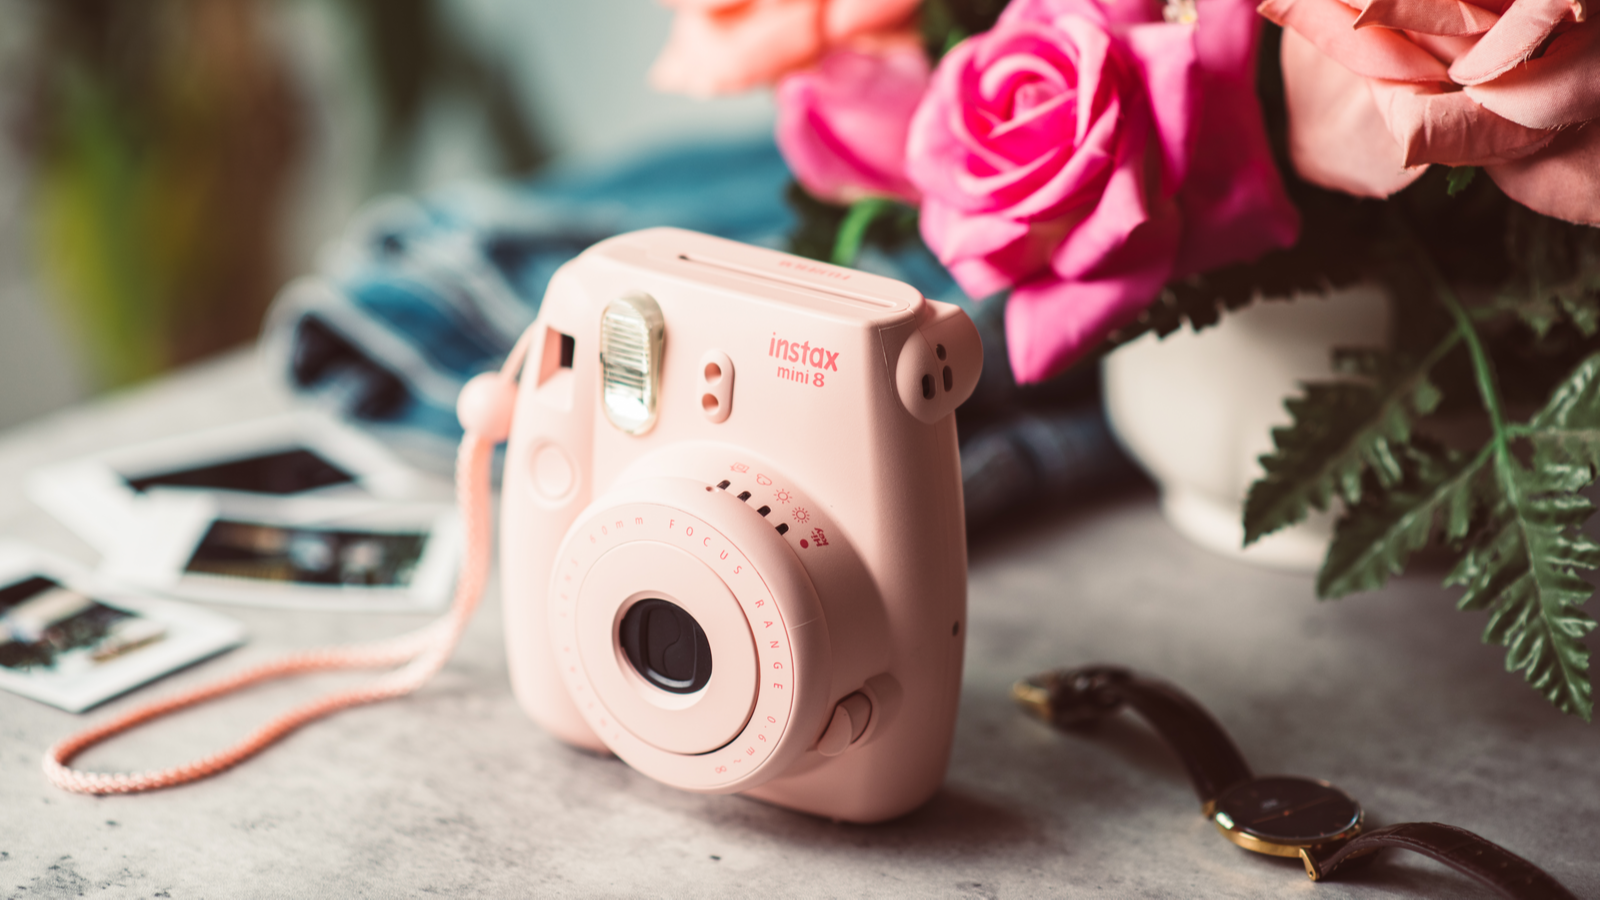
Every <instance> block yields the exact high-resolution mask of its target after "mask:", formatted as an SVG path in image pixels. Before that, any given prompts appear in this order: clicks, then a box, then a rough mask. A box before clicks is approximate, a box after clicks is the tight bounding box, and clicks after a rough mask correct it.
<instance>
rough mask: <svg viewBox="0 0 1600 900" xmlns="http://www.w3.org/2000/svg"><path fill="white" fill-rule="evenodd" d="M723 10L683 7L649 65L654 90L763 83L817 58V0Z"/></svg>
mask: <svg viewBox="0 0 1600 900" xmlns="http://www.w3.org/2000/svg"><path fill="white" fill-rule="evenodd" d="M754 5H755V4H746V5H744V6H739V7H732V8H730V9H728V10H720V11H709V12H702V11H697V10H684V11H683V12H680V13H678V14H677V15H676V16H675V17H674V18H673V20H672V31H671V33H670V34H669V36H668V38H667V45H666V47H664V48H663V49H662V51H661V55H660V56H659V57H657V58H656V61H655V65H654V66H653V67H652V68H651V70H650V83H651V85H652V86H654V87H655V88H656V89H657V90H661V91H668V92H671V93H681V94H688V95H690V96H694V97H709V96H714V95H716V94H729V93H735V92H738V91H743V90H747V89H749V88H752V87H755V86H757V85H760V84H768V83H770V82H772V81H775V80H777V78H778V77H779V76H781V75H783V74H784V73H786V72H789V71H792V70H794V69H797V68H799V67H801V66H803V65H806V64H807V63H809V62H811V61H812V60H814V59H816V58H817V55H818V54H819V53H821V52H822V35H821V34H820V32H819V25H818V17H819V16H820V15H821V13H820V11H819V8H818V6H817V0H767V2H764V3H762V4H760V6H761V9H760V10H758V11H752V10H751V9H750V7H752V6H754Z"/></svg>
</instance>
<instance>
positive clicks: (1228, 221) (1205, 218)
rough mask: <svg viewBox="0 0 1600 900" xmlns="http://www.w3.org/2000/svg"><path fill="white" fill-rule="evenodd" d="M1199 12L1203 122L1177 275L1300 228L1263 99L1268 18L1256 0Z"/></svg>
mask: <svg viewBox="0 0 1600 900" xmlns="http://www.w3.org/2000/svg"><path fill="white" fill-rule="evenodd" d="M1197 12H1198V14H1199V18H1200V20H1201V21H1203V22H1205V27H1203V28H1201V29H1200V30H1199V31H1198V32H1197V33H1196V35H1195V51H1196V54H1197V56H1198V59H1199V69H1200V79H1201V80H1200V90H1199V102H1200V106H1199V109H1198V110H1197V111H1196V119H1197V120H1198V121H1199V126H1198V129H1197V134H1196V140H1195V151H1194V153H1193V155H1192V156H1191V158H1190V162H1189V174H1188V177H1187V179H1185V181H1184V184H1183V189H1182V191H1181V192H1180V193H1179V194H1178V205H1179V207H1180V208H1181V209H1182V210H1183V219H1184V223H1185V224H1184V231H1183V239H1182V242H1181V244H1180V246H1179V249H1178V258H1177V262H1176V263H1175V264H1174V266H1173V273H1172V276H1173V277H1174V278H1183V277H1186V276H1189V275H1193V274H1195V273H1197V272H1204V271H1206V270H1207V269H1212V268H1216V267H1217V266H1223V265H1227V264H1229V263H1235V262H1241V261H1244V260H1250V259H1255V258H1256V257H1258V256H1260V255H1261V254H1263V253H1265V252H1267V251H1268V250H1272V249H1275V248H1278V247H1287V246H1289V245H1291V244H1293V243H1294V242H1295V240H1296V239H1297V238H1298V237H1299V234H1300V214H1299V212H1298V211H1296V210H1295V207H1294V204H1292V203H1290V202H1289V197H1288V195H1287V194H1286V193H1285V192H1284V189H1283V182H1282V181H1281V180H1280V179H1279V177H1278V168H1277V165H1276V164H1275V163H1274V162H1273V159H1272V149H1271V146H1270V145H1269V144H1268V142H1267V131H1266V127H1265V125H1264V123H1263V120H1262V116H1261V103H1260V101H1259V100H1258V99H1257V98H1256V88H1255V77H1254V76H1255V71H1256V37H1257V35H1258V33H1259V32H1260V30H1261V26H1262V19H1261V17H1260V16H1258V15H1256V12H1255V9H1254V6H1253V4H1252V3H1251V2H1250V0H1198V3H1197Z"/></svg>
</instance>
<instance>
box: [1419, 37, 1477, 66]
mask: <svg viewBox="0 0 1600 900" xmlns="http://www.w3.org/2000/svg"><path fill="white" fill-rule="evenodd" d="M1402 33H1403V34H1404V35H1405V36H1406V38H1407V39H1409V40H1410V41H1411V43H1413V44H1416V45H1417V46H1418V47H1421V48H1422V49H1424V50H1426V51H1428V53H1429V54H1430V55H1431V56H1432V57H1433V58H1434V59H1437V60H1438V61H1440V62H1442V63H1444V64H1445V65H1447V66H1448V65H1450V64H1451V63H1453V62H1455V61H1456V60H1457V59H1459V58H1460V57H1461V56H1462V55H1464V54H1465V53H1466V52H1467V51H1468V50H1471V49H1472V48H1473V46H1474V45H1476V44H1477V43H1478V40H1479V36H1478V35H1475V34H1424V33H1423V32H1421V31H1406V32H1402Z"/></svg>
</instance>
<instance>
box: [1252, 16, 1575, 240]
mask: <svg viewBox="0 0 1600 900" xmlns="http://www.w3.org/2000/svg"><path fill="white" fill-rule="evenodd" d="M1261 14H1262V15H1264V16H1266V17H1267V18H1269V19H1271V20H1273V21H1274V22H1277V23H1278V24H1280V25H1282V26H1284V33H1283V77H1284V82H1285V88H1286V89H1287V93H1288V101H1289V132H1290V133H1289V141H1290V152H1291V155H1292V156H1293V158H1294V163H1295V168H1297V169H1299V170H1300V173H1301V175H1303V176H1304V177H1305V178H1306V179H1307V180H1308V181H1312V182H1315V183H1317V184H1320V185H1323V186H1324V187H1329V188H1334V189H1336V190H1342V191H1346V192H1348V193H1352V194H1357V195H1361V196H1369V197H1386V196H1388V195H1390V194H1393V193H1394V192H1395V191H1398V190H1400V189H1401V188H1403V187H1405V186H1406V185H1408V184H1410V183H1411V182H1413V181H1415V180H1416V179H1417V178H1418V177H1420V176H1421V175H1422V173H1423V172H1424V171H1425V170H1426V169H1427V167H1428V165H1429V164H1431V163H1443V164H1445V165H1450V166H1482V167H1483V168H1484V171H1485V172H1487V173H1488V175H1489V177H1490V178H1493V179H1494V180H1495V183H1496V184H1498V185H1500V188H1501V190H1503V191H1505V192H1506V194H1507V195H1508V196H1510V197H1511V198H1512V199H1513V200H1516V201H1517V202H1519V203H1522V204H1523V205H1525V206H1527V207H1529V208H1530V209H1533V210H1535V211H1537V212H1541V213H1544V214H1545V215H1549V216H1555V217H1557V218H1561V219H1566V220H1567V221H1570V222H1578V223H1581V224H1586V225H1600V123H1597V122H1596V121H1595V120H1597V119H1600V22H1596V21H1593V20H1587V16H1586V15H1585V2H1584V0H1515V2H1512V3H1509V4H1506V3H1503V2H1499V0H1365V2H1363V0H1348V5H1346V3H1345V2H1340V0H1266V2H1265V3H1262V4H1261ZM1585 126H1587V127H1585Z"/></svg>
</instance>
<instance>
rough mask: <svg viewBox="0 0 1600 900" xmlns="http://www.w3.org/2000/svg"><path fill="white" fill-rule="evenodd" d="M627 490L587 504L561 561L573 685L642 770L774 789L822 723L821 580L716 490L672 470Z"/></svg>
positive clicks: (558, 585)
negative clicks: (814, 580)
mask: <svg viewBox="0 0 1600 900" xmlns="http://www.w3.org/2000/svg"><path fill="white" fill-rule="evenodd" d="M624 494H625V497H626V499H623V498H614V499H613V498H607V499H606V500H602V501H600V502H598V503H596V504H595V506H594V507H592V508H591V509H590V510H589V511H586V512H585V514H584V515H582V516H581V517H580V518H579V520H578V521H577V522H575V523H574V525H573V527H572V529H571V531H570V532H569V533H568V536H567V539H566V541H565V543H564V544H563V545H562V548H561V550H560V553H559V555H558V556H557V564H556V568H555V571H554V572H553V573H552V575H551V581H550V594H549V596H550V603H549V615H550V619H549V621H550V635H551V639H552V642H553V649H554V651H555V657H556V661H557V665H558V669H559V671H560V673H561V677H562V680H563V683H564V684H565V687H566V689H567V691H568V693H569V695H570V696H571V697H572V698H573V700H574V702H575V703H576V705H577V708H578V711H579V712H580V714H581V715H582V716H583V718H584V720H585V721H586V722H588V724H589V726H590V727H591V728H593V729H594V731H595V733H596V734H597V735H598V736H599V737H600V739H601V740H602V741H604V742H605V744H606V746H607V747H609V748H610V749H611V750H612V751H613V752H615V753H616V754H617V755H618V756H619V757H621V758H622V759H623V760H624V761H626V762H627V763H628V764H630V765H632V766H633V767H634V768H637V769H639V770H640V771H641V772H644V773H645V774H647V775H649V776H651V777H653V778H656V779H658V780H660V781H663V782H665V783H667V784H671V785H674V786H676V787H680V788H684V789H686V790H694V791H705V792H715V793H723V792H732V791H739V790H745V789H748V788H750V787H752V786H754V785H757V784H760V783H762V782H764V781H766V780H768V779H770V778H771V777H773V775H775V774H778V773H780V772H782V771H783V770H784V769H786V768H787V767H788V766H789V765H790V764H791V763H792V762H793V761H794V760H795V759H796V758H798V757H799V756H800V755H801V754H803V753H804V752H805V751H806V750H807V749H809V748H810V746H811V745H812V744H814V743H815V741H816V738H817V735H818V734H819V733H820V731H821V726H822V724H823V723H822V722H821V719H822V712H823V707H824V706H825V701H826V699H827V696H826V695H827V690H828V687H829V679H830V667H829V663H828V659H829V653H828V642H827V636H826V630H825V628H823V627H822V622H821V608H820V604H819V603H818V600H817V597H816V592H815V589H814V588H813V586H812V584H811V582H810V580H809V578H808V577H807V576H806V574H805V570H804V567H803V566H801V564H800V562H799V561H798V560H797V559H795V558H794V554H793V553H792V551H790V550H789V549H788V547H787V546H786V545H785V543H784V542H783V541H782V539H781V536H779V535H778V534H776V533H775V532H774V530H773V529H772V527H771V526H770V525H768V524H767V523H766V522H765V521H764V520H763V519H762V518H761V517H760V516H758V515H756V514H755V513H754V511H753V510H750V509H749V508H748V507H747V506H746V505H745V504H743V503H742V502H740V501H738V500H737V499H736V498H734V497H729V496H727V495H726V494H724V493H723V492H721V491H717V490H715V488H714V487H711V486H707V485H702V484H699V483H697V482H693V481H689V480H686V479H672V478H663V479H654V480H651V481H647V482H639V483H635V484H633V485H630V486H629V489H628V490H627V491H625V492H624ZM642 605H647V606H644V612H643V613H639V612H636V610H639V609H640V608H641V606H642ZM641 615H643V616H645V617H646V618H645V620H644V621H642V622H641V621H639V618H640V616H641ZM696 628H698V629H699V631H700V632H701V633H703V634H704V644H703V645H701V643H700V635H699V634H697V633H695V629H696ZM634 629H638V630H642V631H644V632H645V633H644V634H643V635H642V636H636V635H634V634H630V631H631V630H634ZM635 637H637V640H638V646H634V647H630V646H629V644H630V640H631V639H633V638H635ZM652 641H653V642H654V643H653V644H652ZM702 650H704V651H707V653H708V656H709V659H705V658H703V657H702ZM641 663H642V664H641ZM707 664H708V665H707ZM703 665H704V666H705V667H706V668H707V669H708V672H707V677H706V679H705V683H704V685H703V686H699V687H696V686H695V685H694V683H693V681H694V678H695V676H696V675H697V674H698V673H697V671H696V670H697V669H698V668H700V667H701V666H703ZM681 682H688V683H687V684H683V683H681Z"/></svg>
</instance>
